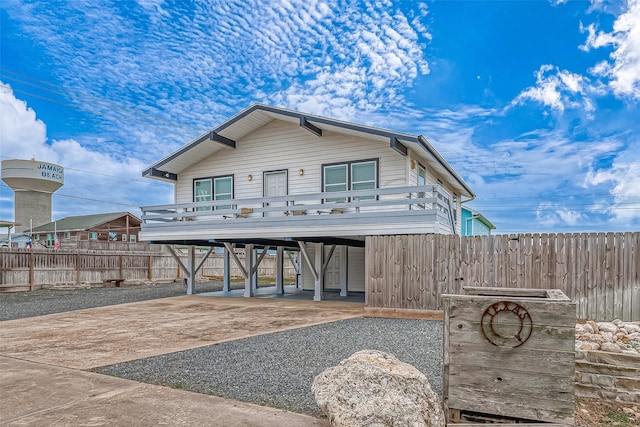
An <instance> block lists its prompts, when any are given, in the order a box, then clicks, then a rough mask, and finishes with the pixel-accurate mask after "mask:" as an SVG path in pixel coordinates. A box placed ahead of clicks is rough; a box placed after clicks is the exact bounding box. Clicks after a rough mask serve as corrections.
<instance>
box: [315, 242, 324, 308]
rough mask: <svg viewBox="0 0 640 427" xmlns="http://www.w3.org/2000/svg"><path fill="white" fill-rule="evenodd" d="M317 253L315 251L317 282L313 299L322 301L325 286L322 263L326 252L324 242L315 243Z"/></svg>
mask: <svg viewBox="0 0 640 427" xmlns="http://www.w3.org/2000/svg"><path fill="white" fill-rule="evenodd" d="M315 246H316V247H315V249H316V253H315V269H316V272H317V274H316V276H315V284H314V288H313V300H314V301H322V291H323V288H324V271H323V267H324V266H323V265H322V258H323V254H324V243H316V245H315Z"/></svg>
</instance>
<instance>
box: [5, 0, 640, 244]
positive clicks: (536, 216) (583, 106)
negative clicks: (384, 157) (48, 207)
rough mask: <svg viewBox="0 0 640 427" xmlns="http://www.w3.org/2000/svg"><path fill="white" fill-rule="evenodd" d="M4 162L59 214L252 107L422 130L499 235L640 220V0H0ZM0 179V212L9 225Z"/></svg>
mask: <svg viewBox="0 0 640 427" xmlns="http://www.w3.org/2000/svg"><path fill="white" fill-rule="evenodd" d="M0 18H1V29H0V31H1V50H0V61H1V64H0V126H1V127H0V144H1V145H0V156H1V158H2V159H3V160H4V159H10V158H24V159H28V158H31V157H32V156H34V155H35V157H36V158H37V159H39V160H43V161H49V162H53V163H58V164H60V165H62V166H64V167H65V185H64V187H62V188H61V189H60V190H59V191H58V192H57V193H55V194H54V196H53V216H54V218H62V217H65V216H69V215H81V214H89V213H98V212H115V211H123V210H129V211H131V212H132V213H134V214H139V210H138V207H139V206H145V205H152V204H162V203H170V202H171V201H172V197H173V192H172V186H171V185H170V184H165V183H161V182H157V181H154V180H149V179H143V178H142V177H141V174H140V173H141V171H142V169H143V168H144V167H145V166H148V165H150V164H151V163H153V162H155V161H156V160H158V159H160V158H162V157H164V156H165V155H167V154H168V153H170V152H172V151H174V150H175V149H177V148H178V147H179V146H181V145H184V144H186V143H187V142H189V141H190V140H192V139H193V138H195V137H197V136H199V135H200V134H201V133H203V132H205V131H206V130H208V129H210V128H213V127H215V126H216V125H218V124H219V123H221V122H222V121H223V120H225V119H226V118H228V117H230V116H231V115H233V114H235V113H237V112H238V111H240V110H242V109H244V108H246V107H248V106H249V105H250V104H252V103H254V102H263V103H267V104H271V105H276V106H282V107H287V108H292V109H296V110H300V111H304V112H309V113H315V114H321V115H326V116H329V117H332V118H337V119H342V120H349V121H354V122H358V123H364V124H371V125H376V126H381V127H385V128H390V129H393V130H397V131H403V132H409V133H418V134H423V135H425V136H426V137H427V138H428V139H429V140H430V141H431V143H432V144H433V145H434V146H435V147H436V149H437V150H438V151H439V152H440V153H441V154H442V155H443V156H444V158H445V159H446V160H447V161H448V162H449V163H450V164H451V165H452V166H453V167H454V168H455V170H456V171H457V172H458V173H459V174H460V175H461V176H462V177H463V178H464V179H465V180H466V181H467V182H468V183H469V184H470V186H471V187H472V188H473V189H474V191H475V192H476V194H477V199H476V200H474V201H473V202H471V203H470V205H469V206H470V207H472V208H474V209H476V210H479V211H481V212H482V213H483V214H484V215H485V216H486V217H487V218H489V219H490V220H491V221H492V222H493V223H494V224H495V225H496V226H497V230H496V232H498V233H515V232H572V231H576V232H577V231H637V230H640V1H639V0H617V1H606V0H594V1H591V2H589V1H552V0H538V1H425V2H413V1H406V2H396V1H367V0H362V1H340V0H338V1H330V0H326V1H314V0H303V1H297V0H288V1H284V0H283V1H269V2H264V1H258V0H243V1H221V2H215V1H197V0H194V1H192V2H183V1H178V0H175V1H162V0H138V1H108V0H103V1H83V0H70V1H42V2H38V1H19V0H3V1H2V2H1V3H0ZM12 200H13V192H12V190H11V189H9V188H8V187H7V186H6V185H5V184H4V183H2V184H1V185H0V203H1V206H0V219H7V220H11V219H13V202H12Z"/></svg>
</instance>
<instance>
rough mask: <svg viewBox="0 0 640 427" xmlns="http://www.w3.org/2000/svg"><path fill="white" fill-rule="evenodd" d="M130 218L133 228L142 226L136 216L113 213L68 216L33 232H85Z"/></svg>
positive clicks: (127, 213)
mask: <svg viewBox="0 0 640 427" xmlns="http://www.w3.org/2000/svg"><path fill="white" fill-rule="evenodd" d="M127 215H128V216H129V217H131V218H132V219H133V221H134V224H131V225H130V226H131V227H135V226H138V225H140V223H141V221H140V219H139V218H138V217H136V216H135V215H132V214H131V213H129V212H113V213H103V214H94V215H79V216H68V217H66V218H62V219H59V220H56V221H53V222H50V223H48V224H43V225H40V226H38V227H34V228H33V232H34V233H35V232H38V233H48V232H54V231H56V230H57V231H58V232H61V231H85V230H89V229H91V228H94V227H97V226H99V225H102V224H105V223H107V222H110V221H115V220H116V219H119V218H122V217H123V216H127Z"/></svg>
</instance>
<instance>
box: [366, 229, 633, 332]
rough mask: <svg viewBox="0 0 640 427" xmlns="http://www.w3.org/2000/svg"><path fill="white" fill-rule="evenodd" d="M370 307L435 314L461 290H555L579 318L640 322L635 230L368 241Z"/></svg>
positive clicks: (381, 238)
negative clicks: (447, 298) (572, 303)
mask: <svg viewBox="0 0 640 427" xmlns="http://www.w3.org/2000/svg"><path fill="white" fill-rule="evenodd" d="M366 281H367V284H366V303H367V306H370V307H380V308H397V309H423V310H441V309H442V299H441V296H442V294H459V293H462V287H463V286H491V287H507V288H516V287H517V288H539V289H561V290H562V291H563V292H564V293H565V294H566V295H567V296H568V297H569V298H571V299H572V300H573V301H575V302H576V310H577V312H576V315H577V317H578V318H581V319H594V320H613V319H615V318H618V319H620V320H623V321H638V320H640V233H638V232H635V233H579V234H519V235H495V236H471V237H460V236H451V235H403V236H370V237H367V240H366Z"/></svg>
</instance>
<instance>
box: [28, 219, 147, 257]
mask: <svg viewBox="0 0 640 427" xmlns="http://www.w3.org/2000/svg"><path fill="white" fill-rule="evenodd" d="M139 232H140V219H139V218H138V217H136V216H134V215H132V214H130V213H129V212H114V213H104V214H94V215H80V216H69V217H66V218H62V219H59V220H56V221H53V222H50V223H48V224H43V225H41V226H39V227H34V228H33V230H32V235H33V239H34V243H35V242H40V243H41V244H42V245H44V246H46V247H49V248H53V247H55V239H56V235H57V237H58V243H59V245H60V247H61V248H75V247H76V246H77V243H78V242H79V241H84V240H88V241H102V242H107V241H117V242H127V243H135V242H137V241H138V233H139Z"/></svg>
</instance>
